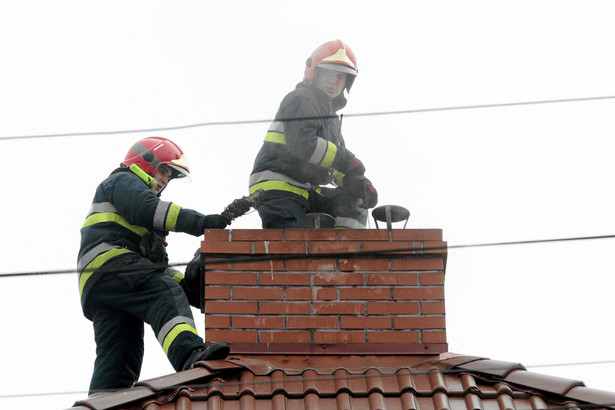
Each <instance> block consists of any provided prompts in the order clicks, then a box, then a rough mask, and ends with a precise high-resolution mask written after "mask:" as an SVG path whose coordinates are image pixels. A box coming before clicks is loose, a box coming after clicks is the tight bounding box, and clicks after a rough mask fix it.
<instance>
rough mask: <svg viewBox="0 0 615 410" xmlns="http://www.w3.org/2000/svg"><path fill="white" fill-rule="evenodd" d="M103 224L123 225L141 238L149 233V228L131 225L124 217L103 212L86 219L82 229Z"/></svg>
mask: <svg viewBox="0 0 615 410" xmlns="http://www.w3.org/2000/svg"><path fill="white" fill-rule="evenodd" d="M102 222H115V223H117V224H119V225H122V226H123V227H124V228H126V229H130V230H131V231H132V232H134V233H136V234H137V235H139V236H144V235H145V234H146V233H148V232H149V230H148V229H147V228H144V227H142V226H139V225H131V224H129V223H128V221H127V220H126V219H124V217H123V216H121V215H119V214H116V213H111V212H101V213H98V214H93V215H90V216H88V217H87V218H86V219H85V222H84V224H83V226H82V227H81V229H84V228H87V227H88V226H92V225H96V224H99V223H102Z"/></svg>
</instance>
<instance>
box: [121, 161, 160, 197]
mask: <svg viewBox="0 0 615 410" xmlns="http://www.w3.org/2000/svg"><path fill="white" fill-rule="evenodd" d="M128 168H129V169H130V170H131V171H132V172H133V173H134V174H135V175H136V176H138V177H139V178H141V179H142V180H143V182H145V183H146V184H147V186H148V187H150V188H152V189H154V188H155V187H156V185H158V180H157V179H156V178H154V177H153V176H151V175H150V174H148V173H147V172H145V171H143V170H142V169H141V168H139V166H138V165H137V164H130V166H129V167H128ZM163 189H164V188H163ZM160 192H162V191H160ZM158 194H160V193H158Z"/></svg>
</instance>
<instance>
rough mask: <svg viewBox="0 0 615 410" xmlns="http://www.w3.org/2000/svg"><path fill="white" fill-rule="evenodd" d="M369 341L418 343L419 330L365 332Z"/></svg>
mask: <svg viewBox="0 0 615 410" xmlns="http://www.w3.org/2000/svg"><path fill="white" fill-rule="evenodd" d="M367 339H368V340H369V343H419V342H420V333H419V332H414V331H412V332H367Z"/></svg>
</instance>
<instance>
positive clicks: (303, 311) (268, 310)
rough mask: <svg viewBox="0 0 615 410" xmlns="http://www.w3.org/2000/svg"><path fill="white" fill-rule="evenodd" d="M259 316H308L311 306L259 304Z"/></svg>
mask: <svg viewBox="0 0 615 410" xmlns="http://www.w3.org/2000/svg"><path fill="white" fill-rule="evenodd" d="M258 313H259V314H261V315H309V314H310V313H312V312H311V305H310V304H309V303H305V302H260V303H259V307H258Z"/></svg>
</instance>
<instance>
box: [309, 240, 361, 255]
mask: <svg viewBox="0 0 615 410" xmlns="http://www.w3.org/2000/svg"><path fill="white" fill-rule="evenodd" d="M360 250H361V242H359V241H352V242H351V241H345V242H333V241H329V242H318V241H310V242H308V252H309V253H310V254H319V253H347V252H359V251H360Z"/></svg>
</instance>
